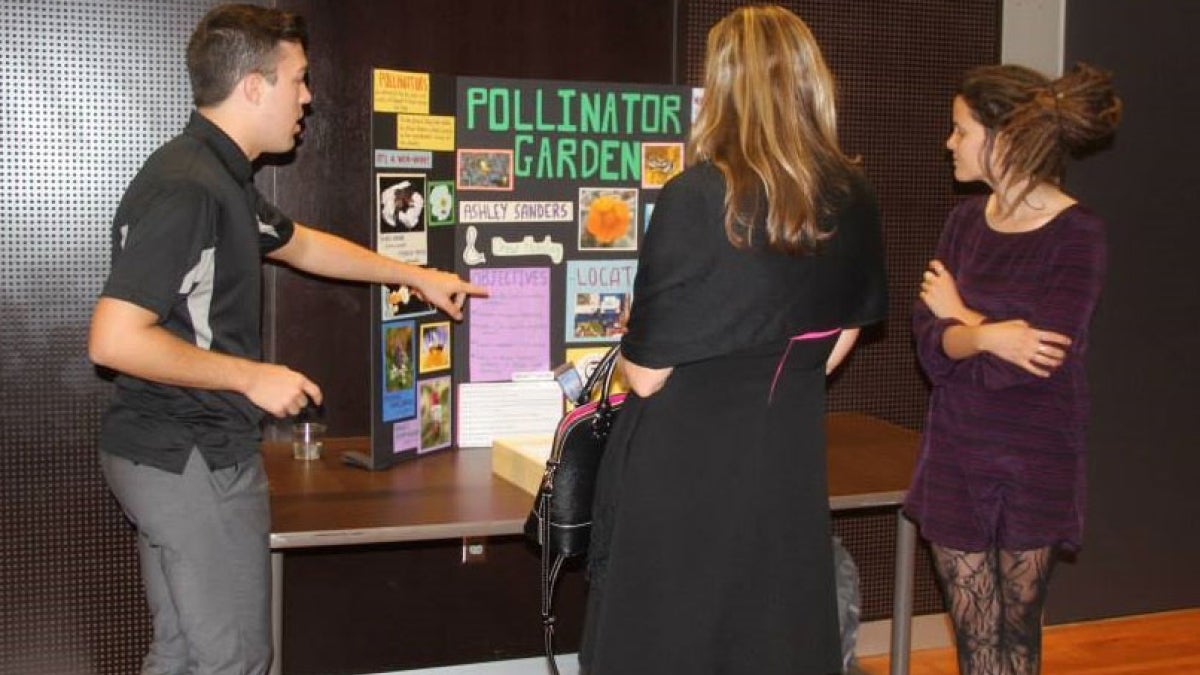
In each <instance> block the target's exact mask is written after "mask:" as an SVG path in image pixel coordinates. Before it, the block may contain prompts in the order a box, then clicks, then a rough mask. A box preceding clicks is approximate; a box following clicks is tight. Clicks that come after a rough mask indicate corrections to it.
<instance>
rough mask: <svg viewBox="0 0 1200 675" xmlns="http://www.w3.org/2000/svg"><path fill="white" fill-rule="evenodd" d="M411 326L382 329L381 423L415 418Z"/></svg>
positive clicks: (388, 325) (403, 323) (407, 323)
mask: <svg viewBox="0 0 1200 675" xmlns="http://www.w3.org/2000/svg"><path fill="white" fill-rule="evenodd" d="M415 328H416V327H415V325H414V323H413V322H412V321H395V322H392V323H385V324H383V325H382V330H383V335H382V338H383V339H382V340H380V343H381V345H382V347H383V354H382V355H381V361H382V365H383V368H382V370H383V383H382V385H383V396H382V399H383V411H382V414H383V421H385V422H391V421H392V420H398V419H406V418H409V417H412V416H413V415H415V414H416V410H415V408H416V395H415V393H416V380H417V361H416V358H415V354H416V335H415V332H416V331H415Z"/></svg>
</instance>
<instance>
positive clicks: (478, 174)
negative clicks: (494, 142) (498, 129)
mask: <svg viewBox="0 0 1200 675" xmlns="http://www.w3.org/2000/svg"><path fill="white" fill-rule="evenodd" d="M455 175H456V176H457V178H458V181H457V186H458V189H459V190H512V189H513V151H512V150H499V149H490V150H483V149H481V150H459V151H458V169H457V171H456V172H455Z"/></svg>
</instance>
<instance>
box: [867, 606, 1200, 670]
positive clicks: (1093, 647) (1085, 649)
mask: <svg viewBox="0 0 1200 675" xmlns="http://www.w3.org/2000/svg"><path fill="white" fill-rule="evenodd" d="M1042 639H1043V654H1044V660H1043V665H1042V673H1043V674H1044V675H1058V674H1059V673H1071V674H1072V675H1075V674H1077V673H1078V674H1080V675H1184V674H1186V673H1191V674H1200V609H1191V610H1181V611H1177V612H1164V613H1161V614H1147V615H1143V616H1136V617H1123V618H1120V619H1108V620H1104V621H1091V622H1087V623H1078V624H1069V625H1063V626H1051V627H1049V628H1047V629H1046V631H1045V633H1044V634H1043V638H1042ZM909 664H910V666H909V673H910V674H911V675H958V668H957V666H956V665H955V662H954V650H953V649H930V650H926V651H918V652H913V654H912V660H911V661H910V662H909ZM859 667H860V668H861V669H862V671H863V672H864V673H868V674H869V675H887V672H888V657H887V656H876V657H870V658H864V659H860V662H859Z"/></svg>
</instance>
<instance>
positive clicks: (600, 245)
mask: <svg viewBox="0 0 1200 675" xmlns="http://www.w3.org/2000/svg"><path fill="white" fill-rule="evenodd" d="M637 194H638V191H637V189H636V188H579V250H581V251H584V250H609V251H634V250H637V226H636V222H635V219H634V215H635V214H637V212H638V210H637Z"/></svg>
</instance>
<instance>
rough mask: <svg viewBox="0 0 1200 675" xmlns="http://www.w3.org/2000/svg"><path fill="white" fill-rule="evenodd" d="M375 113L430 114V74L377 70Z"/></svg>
mask: <svg viewBox="0 0 1200 675" xmlns="http://www.w3.org/2000/svg"><path fill="white" fill-rule="evenodd" d="M375 112H394V113H412V114H418V115H424V114H428V113H429V73H409V72H406V71H403V70H380V69H376V70H375Z"/></svg>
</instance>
